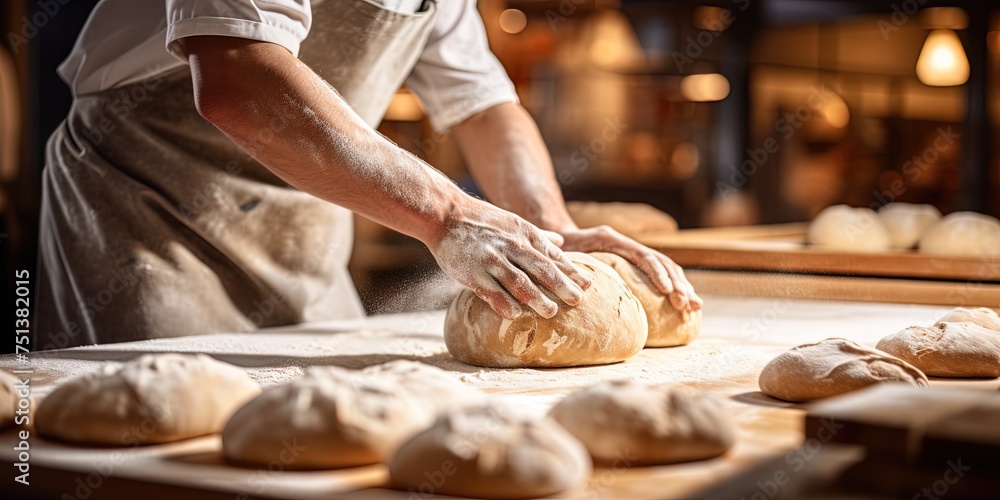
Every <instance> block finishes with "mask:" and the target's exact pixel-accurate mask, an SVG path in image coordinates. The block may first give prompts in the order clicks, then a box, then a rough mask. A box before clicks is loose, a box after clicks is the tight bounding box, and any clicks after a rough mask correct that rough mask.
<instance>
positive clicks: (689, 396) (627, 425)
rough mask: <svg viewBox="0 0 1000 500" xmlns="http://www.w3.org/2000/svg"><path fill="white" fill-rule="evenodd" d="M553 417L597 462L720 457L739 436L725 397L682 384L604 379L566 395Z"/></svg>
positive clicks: (637, 462) (666, 461) (647, 462)
mask: <svg viewBox="0 0 1000 500" xmlns="http://www.w3.org/2000/svg"><path fill="white" fill-rule="evenodd" d="M549 416H551V417H552V418H553V419H555V420H556V421H557V422H559V423H560V424H561V425H562V426H563V427H564V428H565V429H566V430H568V431H569V432H570V434H572V435H574V436H576V438H577V439H579V440H580V442H581V443H583V445H584V446H585V447H586V448H587V450H588V451H589V452H590V456H591V457H593V458H594V461H595V462H600V463H604V464H615V463H616V462H617V464H618V465H621V466H625V467H627V466H629V465H657V464H671V463H677V462H690V461H693V460H703V459H706V458H712V457H716V456H719V455H721V454H723V453H725V452H726V450H728V449H729V448H730V447H731V446H732V445H733V441H734V440H735V439H736V429H735V426H734V424H733V422H732V420H731V419H730V418H729V415H728V414H727V413H726V409H725V407H724V406H723V405H722V402H721V401H719V400H718V399H717V398H716V397H714V396H712V395H710V394H708V393H704V392H701V391H697V390H694V389H690V388H687V387H682V386H669V385H647V384H642V383H638V382H633V381H628V380H618V381H610V382H604V383H601V384H597V385H594V386H591V387H587V388H585V389H582V390H580V391H577V392H574V393H572V394H570V395H569V396H566V397H565V398H564V399H563V400H562V401H560V402H559V403H557V404H556V405H555V406H554V407H553V408H552V410H551V411H550V412H549Z"/></svg>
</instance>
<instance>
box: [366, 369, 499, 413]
mask: <svg viewBox="0 0 1000 500" xmlns="http://www.w3.org/2000/svg"><path fill="white" fill-rule="evenodd" d="M361 373H362V374H363V375H366V376H370V377H376V378H378V377H389V378H392V379H395V380H396V381H397V382H399V384H400V385H402V386H403V388H404V389H405V390H406V391H408V392H409V393H410V395H411V396H412V397H414V398H416V399H417V401H419V402H420V403H422V404H425V405H429V406H430V407H431V410H432V412H433V414H434V415H440V414H442V413H445V412H447V411H450V410H452V409H455V408H457V407H461V406H469V405H474V404H480V403H482V402H483V400H484V398H485V396H486V395H485V394H484V393H483V392H482V391H480V390H479V389H477V388H475V387H473V386H470V385H468V384H464V383H462V382H459V381H458V379H456V378H455V377H453V376H451V375H449V374H448V373H447V372H445V371H444V370H442V369H440V368H435V367H433V366H429V365H426V364H424V363H420V362H418V361H410V360H405V359H398V360H395V361H390V362H388V363H383V364H380V365H375V366H369V367H368V368H365V369H364V370H362V371H361Z"/></svg>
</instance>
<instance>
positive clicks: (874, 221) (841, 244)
mask: <svg viewBox="0 0 1000 500" xmlns="http://www.w3.org/2000/svg"><path fill="white" fill-rule="evenodd" d="M806 238H807V241H808V242H809V243H811V244H813V245H821V246H826V247H830V248H834V249H837V250H843V251H845V252H878V251H883V250H888V249H889V246H890V243H891V241H892V238H891V237H890V236H889V230H888V229H887V228H886V227H885V224H883V223H882V219H880V218H879V217H878V214H876V213H875V211H874V210H872V209H870V208H852V207H849V206H847V205H834V206H831V207H827V208H825V209H823V211H822V212H820V213H819V215H817V216H816V218H815V219H813V221H812V223H810V224H809V232H808V234H807V236H806Z"/></svg>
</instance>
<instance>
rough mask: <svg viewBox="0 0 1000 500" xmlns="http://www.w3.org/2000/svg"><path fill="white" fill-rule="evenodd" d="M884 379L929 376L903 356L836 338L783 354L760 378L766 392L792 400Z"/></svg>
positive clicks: (921, 380)
mask: <svg viewBox="0 0 1000 500" xmlns="http://www.w3.org/2000/svg"><path fill="white" fill-rule="evenodd" d="M881 382H906V383H909V384H911V385H915V386H927V377H926V376H925V375H924V374H923V373H921V371H920V370H918V369H916V368H915V367H913V366H912V365H910V364H909V363H907V362H906V361H903V360H901V359H899V358H896V357H893V356H891V355H889V354H886V353H884V352H882V351H877V350H875V349H872V348H871V347H868V346H863V345H861V344H858V343H856V342H853V341H850V340H847V339H838V338H833V339H826V340H823V341H821V342H816V343H815V344H804V345H800V346H798V347H793V348H792V349H791V350H789V351H786V352H784V353H782V354H779V355H778V357H776V358H774V359H772V360H771V362H770V363H768V364H767V365H766V366H765V367H764V370H763V371H761V372H760V379H759V380H758V384H759V385H760V390H761V392H763V393H764V394H767V395H768V396H771V397H773V398H778V399H783V400H785V401H792V402H800V401H812V400H814V399H822V398H828V397H830V396H836V395H838V394H843V393H845V392H851V391H854V390H857V389H861V388H864V387H868V386H870V385H873V384H878V383H881Z"/></svg>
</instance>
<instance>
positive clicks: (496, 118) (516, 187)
mask: <svg viewBox="0 0 1000 500" xmlns="http://www.w3.org/2000/svg"><path fill="white" fill-rule="evenodd" d="M453 133H454V136H455V138H456V140H457V141H458V144H459V147H460V148H461V149H462V154H463V156H464V157H465V159H466V162H467V163H468V165H469V170H470V171H471V173H472V176H473V177H474V178H475V180H476V183H477V184H478V185H479V187H480V188H481V189H482V190H483V194H485V195H486V198H487V199H488V200H490V201H491V202H493V203H494V204H496V205H497V206H499V207H501V208H504V209H506V210H510V211H511V212H514V213H516V214H518V215H520V216H521V217H524V218H525V219H527V220H528V221H530V222H532V223H533V224H535V225H537V226H538V227H540V228H542V229H547V230H550V231H556V232H564V231H567V230H571V229H576V225H575V224H574V223H573V220H572V219H571V218H570V216H569V214H568V213H567V212H566V205H565V202H564V201H563V197H562V192H561V191H560V190H559V184H558V183H557V182H556V178H555V173H554V172H553V169H552V160H551V158H550V157H549V152H548V150H547V149H546V147H545V143H544V142H543V141H542V137H541V134H540V133H539V132H538V126H537V125H535V122H534V120H532V119H531V116H529V115H528V112H527V111H525V110H524V108H522V107H521V106H520V105H519V104H515V103H504V104H500V105H497V106H493V107H492V108H489V109H487V110H485V111H483V112H481V113H479V114H477V115H475V116H473V117H472V118H469V119H468V120H466V121H465V122H463V123H462V124H460V125H458V126H456V127H455V129H454V130H453Z"/></svg>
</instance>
